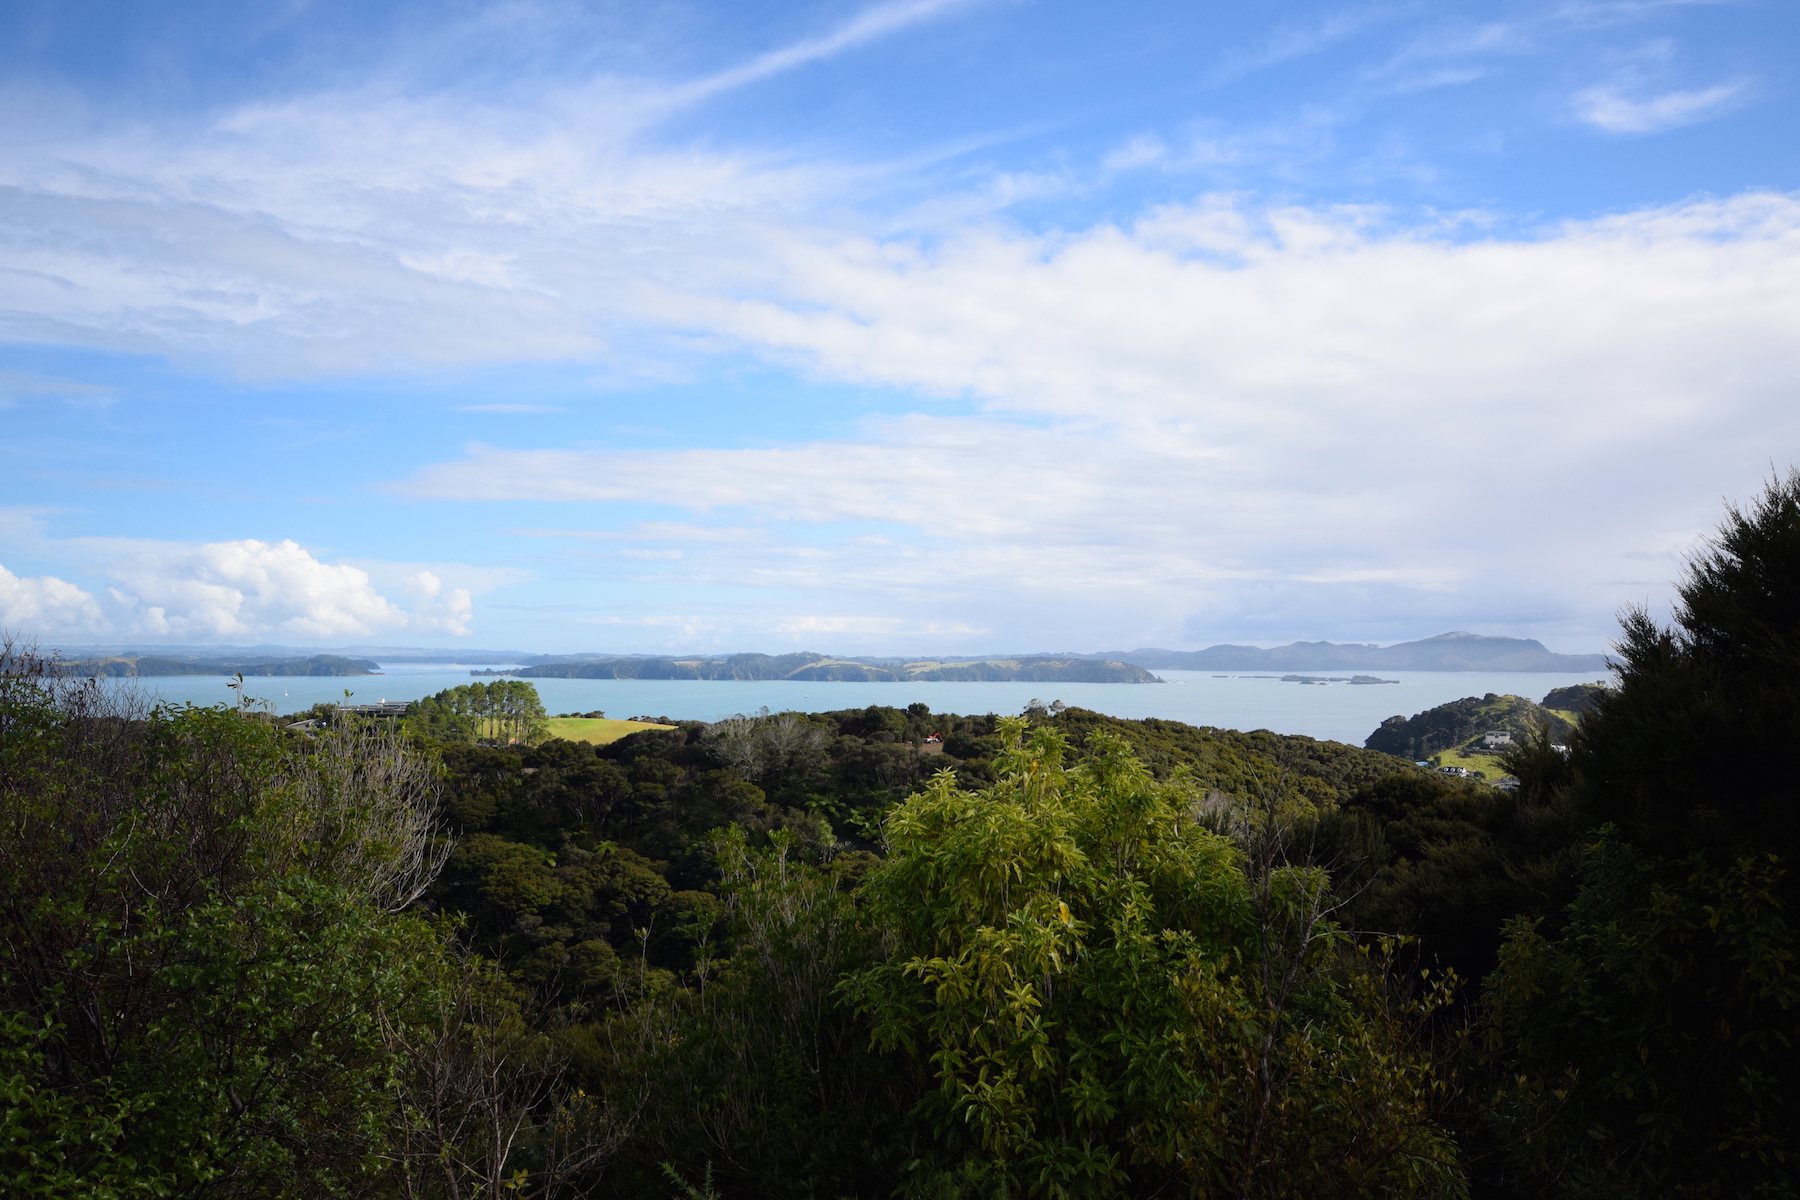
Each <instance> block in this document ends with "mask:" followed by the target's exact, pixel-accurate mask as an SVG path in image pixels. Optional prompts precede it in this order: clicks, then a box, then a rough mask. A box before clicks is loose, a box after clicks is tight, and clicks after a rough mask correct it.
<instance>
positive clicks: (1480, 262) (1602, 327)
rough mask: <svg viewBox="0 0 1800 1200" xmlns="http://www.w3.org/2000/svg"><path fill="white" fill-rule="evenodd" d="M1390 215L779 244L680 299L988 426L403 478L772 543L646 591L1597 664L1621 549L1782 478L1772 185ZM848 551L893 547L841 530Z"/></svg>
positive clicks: (790, 355) (1239, 211)
mask: <svg viewBox="0 0 1800 1200" xmlns="http://www.w3.org/2000/svg"><path fill="white" fill-rule="evenodd" d="M1387 222H1388V218H1387V217H1386V216H1385V215H1384V214H1382V213H1379V212H1371V211H1367V210H1341V211H1314V210H1278V211H1272V212H1260V211H1256V210H1252V209H1246V208H1244V207H1242V206H1239V205H1236V204H1232V203H1225V202H1219V203H1209V204H1200V205H1195V206H1189V207H1176V208H1170V209H1167V210H1165V211H1163V212H1161V213H1159V214H1157V215H1155V216H1154V217H1153V218H1151V219H1148V220H1145V221H1143V222H1140V223H1139V224H1137V225H1136V226H1132V227H1129V228H1115V227H1110V226H1108V227H1099V228H1095V229H1092V230H1089V231H1086V232H1085V233H1081V234H1075V235H1059V236H1054V237H1051V236H1044V237H1038V236H1031V235H1026V234H1021V233H1018V232H1009V231H1006V230H1004V229H995V228H990V229H985V230H980V231H975V232H971V233H968V234H966V235H965V236H963V237H961V238H959V239H955V240H952V241H950V242H947V243H944V244H941V245H937V246H935V247H932V248H930V249H927V248H925V247H922V246H917V245H913V244H910V243H905V242H874V241H855V240H850V239H842V238H839V239H833V240H831V241H829V242H825V241H822V240H820V241H806V240H801V239H791V240H790V241H789V242H788V243H787V244H786V245H785V246H784V247H783V261H784V262H785V264H786V272H787V273H786V277H785V280H784V290H783V292H782V294H780V295H779V296H773V295H765V296H761V297H754V298H745V299H736V300H729V299H711V300H707V299H701V300H695V301H693V302H692V303H693V304H694V306H695V307H696V308H698V309H699V310H700V311H702V312H703V313H704V316H705V323H706V324H707V325H708V326H709V327H711V328H714V329H720V330H726V331H730V332H732V333H735V334H736V335H737V336H738V337H739V338H741V339H742V340H743V341H745V342H747V343H749V344H751V345H756V346H761V347H764V348H765V349H766V350H767V351H768V352H770V353H773V354H776V355H780V356H783V357H785V358H787V359H789V360H790V361H793V362H796V363H800V364H804V365H805V366H806V367H807V369H809V370H811V371H813V372H815V373H817V374H819V375H822V376H824V377H827V378H835V379H848V380H854V381H858V382H865V383H871V384H881V385H887V386H896V385H897V386H901V387H908V388H912V389H915V390H917V391H920V392H924V393H931V394H937V395H941V396H946V397H962V398H966V399H967V400H970V401H973V402H975V403H977V404H980V405H982V406H984V407H985V408H986V409H988V414H987V415H986V416H981V417H961V416H924V415H915V416H911V417H904V418H897V419H884V420H877V421H872V422H870V423H868V424H867V425H865V426H864V427H863V430H862V432H861V434H860V435H859V436H854V437H849V438H843V439H838V440H830V441H817V442H802V443H797V444H792V445H782V446H773V447H762V448H749V449H741V450H733V449H686V450H672V451H643V452H620V451H606V452H586V451H574V450H562V449H548V448H547V449H496V448H491V447H480V446H477V447H473V448H471V451H470V454H469V456H468V457H467V458H465V459H463V460H460V461H457V462H451V463H444V464H439V465H437V466H434V467H430V468H427V469H425V470H423V471H421V472H419V473H418V474H417V475H415V476H414V477H413V478H412V479H410V480H407V481H404V482H403V483H401V484H399V485H397V486H398V487H399V488H400V490H402V491H404V492H406V493H408V494H411V495H416V496H421V497H431V498H437V499H445V500H449V499H467V500H512V499H526V500H539V501H542V500H562V501H570V502H582V503H593V502H598V503H611V502H632V503H643V502H650V503H657V504H663V505H668V506H671V507H674V508H678V509H685V510H688V511H692V512H719V511H721V510H722V511H724V512H725V513H727V514H730V513H738V514H748V515H751V516H753V517H754V518H755V519H756V520H758V521H761V522H770V523H774V524H775V525H776V526H777V529H776V534H775V536H774V537H773V539H772V541H771V542H770V543H769V544H765V545H758V546H754V547H748V548H742V549H740V548H737V547H733V546H721V547H718V548H716V549H711V550H709V549H707V548H705V547H703V546H695V545H693V544H692V543H691V542H689V543H684V544H685V545H687V547H688V549H687V553H686V554H685V555H684V557H683V559H682V560H681V564H680V566H679V568H675V567H671V568H670V571H671V572H672V573H671V574H664V575H659V576H658V578H659V579H662V580H664V581H667V582H670V583H672V584H673V583H677V582H679V583H680V584H682V585H684V586H697V585H708V586H715V587H726V586H735V587H745V586H749V587H762V588H767V589H824V591H825V592H826V593H827V594H828V595H830V594H835V595H840V596H851V595H858V596H862V597H864V598H865V601H867V602H875V603H887V604H891V605H900V606H904V605H908V604H914V603H915V602H916V604H917V605H924V606H925V607H927V608H930V607H933V606H935V608H936V610H937V611H938V613H939V614H940V615H941V614H944V613H949V612H951V611H954V612H956V613H958V614H963V615H967V616H968V617H970V618H971V619H974V620H976V621H977V622H978V623H979V624H982V625H987V626H992V627H1010V628H1017V627H1019V622H1021V621H1026V620H1029V619H1032V618H1029V617H1027V616H1026V615H1025V614H1026V612H1027V611H1028V610H1031V609H1032V608H1034V607H1055V606H1061V607H1062V609H1063V611H1064V612H1065V613H1066V612H1073V611H1078V610H1082V609H1083V606H1090V605H1091V611H1095V612H1100V611H1105V610H1107V609H1108V608H1109V607H1110V609H1111V610H1112V611H1113V612H1115V613H1119V612H1126V611H1129V612H1131V613H1132V614H1133V615H1132V616H1129V617H1122V618H1119V619H1122V620H1125V621H1126V622H1127V623H1132V622H1133V621H1136V622H1138V623H1139V624H1140V625H1141V627H1161V628H1175V627H1180V626H1181V625H1182V622H1183V621H1184V620H1185V619H1186V617H1187V616H1189V615H1191V614H1193V613H1196V612H1198V613H1202V614H1206V616H1207V619H1209V620H1211V621H1213V622H1214V623H1215V627H1216V628H1231V629H1242V628H1243V627H1244V625H1245V623H1246V622H1254V621H1257V620H1264V619H1267V620H1271V621H1276V622H1280V623H1281V624H1280V628H1281V629H1282V631H1283V632H1286V631H1287V630H1288V629H1291V628H1295V627H1299V628H1305V627H1307V625H1308V623H1311V622H1318V621H1329V622H1331V624H1332V627H1335V628H1341V627H1342V626H1343V625H1344V624H1345V623H1346V622H1347V621H1351V620H1354V619H1356V618H1353V617H1352V616H1351V615H1350V614H1351V612H1352V611H1355V612H1358V613H1369V614H1376V613H1381V612H1383V611H1385V612H1386V613H1387V614H1389V615H1391V616H1393V618H1394V619H1395V620H1405V621H1408V622H1412V623H1413V624H1412V628H1414V629H1415V630H1416V629H1417V628H1418V625H1419V623H1423V622H1427V621H1429V620H1432V619H1434V618H1433V617H1432V616H1431V614H1437V613H1442V614H1445V615H1446V618H1449V619H1454V618H1453V614H1454V613H1456V612H1458V611H1460V612H1463V613H1470V612H1471V610H1474V611H1475V614H1476V615H1480V614H1481V613H1486V612H1493V613H1496V614H1497V613H1499V612H1502V611H1506V610H1511V611H1514V612H1519V611H1524V612H1530V613H1534V614H1538V616H1537V619H1539V620H1541V621H1543V622H1546V623H1550V624H1558V625H1560V626H1561V627H1562V628H1563V629H1564V630H1568V629H1571V628H1574V627H1576V626H1579V627H1580V628H1581V629H1584V630H1586V631H1587V632H1586V633H1584V634H1583V635H1582V636H1583V637H1584V638H1585V639H1586V641H1587V643H1588V645H1589V646H1590V647H1591V646H1595V645H1597V643H1598V640H1599V638H1600V637H1601V636H1603V633H1602V632H1601V631H1602V630H1604V628H1606V627H1607V625H1609V623H1610V615H1611V611H1612V610H1613V609H1614V608H1615V607H1616V606H1617V605H1618V604H1620V603H1622V602H1625V601H1628V600H1637V599H1642V598H1644V595H1643V592H1642V589H1641V588H1638V587H1637V586H1636V585H1632V587H1629V588H1627V587H1624V586H1623V585H1621V584H1619V583H1618V582H1617V581H1620V580H1627V579H1633V578H1637V577H1638V576H1639V575H1640V574H1641V569H1640V570H1636V571H1634V570H1632V569H1628V568H1627V567H1626V566H1625V565H1624V564H1625V562H1626V560H1627V559H1628V557H1629V556H1630V555H1631V554H1633V553H1636V552H1638V551H1640V550H1642V549H1643V547H1645V546H1647V545H1655V544H1658V543H1659V541H1660V539H1661V538H1662V536H1663V533H1662V531H1666V530H1668V529H1684V528H1703V527H1705V526H1706V525H1708V524H1709V523H1710V522H1711V521H1712V520H1714V519H1716V516H1717V512H1716V508H1717V503H1718V497H1719V496H1720V495H1722V494H1729V495H1743V494H1745V493H1746V492H1747V491H1748V490H1750V489H1752V488H1754V487H1755V486H1756V479H1757V476H1758V473H1759V472H1761V471H1764V470H1766V467H1767V460H1768V458H1769V456H1770V455H1771V453H1773V454H1774V455H1775V456H1776V457H1777V458H1779V459H1781V460H1782V461H1783V462H1785V461H1787V460H1789V459H1793V458H1800V415H1797V414H1796V411H1795V409H1794V407H1793V405H1792V403H1791V395H1790V387H1791V380H1792V379H1793V378H1794V377H1795V376H1796V374H1800V344H1797V343H1796V342H1795V340H1794V339H1793V336H1792V331H1793V327H1794V321H1793V313H1794V311H1795V304H1796V302H1797V300H1800V200H1796V199H1795V198H1792V197H1787V196H1781V195H1749V196H1742V197H1739V198H1736V199H1733V200H1729V201H1720V202H1696V203H1692V204H1684V205H1678V206H1673V207H1669V208H1663V209H1655V210H1647V211H1641V212H1635V213H1627V214H1621V215H1618V216H1614V217H1608V218H1605V219H1600V220H1594V221H1589V222H1574V223H1569V224H1566V225H1563V226H1559V227H1556V228H1553V229H1548V230H1545V231H1542V232H1541V233H1540V234H1538V235H1537V236H1532V237H1512V238H1500V237H1487V238H1477V239H1475V240H1458V238H1457V236H1456V235H1457V234H1458V233H1459V232H1460V231H1461V230H1462V229H1463V228H1464V227H1463V226H1459V225H1447V226H1445V227H1442V228H1440V229H1433V228H1423V229H1420V228H1410V229H1409V228H1404V227H1398V228H1396V227H1393V226H1391V225H1389V224H1388V223H1387ZM690 311H691V310H690ZM833 523H838V524H839V525H845V526H847V528H844V529H837V530H835V531H834V530H833V529H831V528H827V527H830V526H832V525H833ZM783 526H785V529H783V528H781V527H783ZM809 526H818V527H822V529H821V532H820V533H815V534H806V533H804V532H803V531H804V530H805V529H806V527H809ZM871 528H872V529H877V530H880V529H886V530H892V531H896V532H895V533H894V534H893V536H892V537H890V538H888V539H887V540H885V541H882V542H880V543H879V544H877V543H875V542H870V541H868V540H866V539H860V538H858V537H856V536H854V535H855V534H857V533H861V532H866V531H867V530H869V529H871ZM1070 606H1074V607H1073V608H1071V607H1070ZM1009 608H1010V609H1011V611H1012V612H1013V613H1014V619H1013V621H1012V623H1011V624H1008V623H1007V622H1006V621H1005V620H1004V619H1003V618H1002V617H1001V616H1000V613H1001V612H1002V611H1003V610H1007V609H1009ZM846 610H847V611H855V610H854V609H850V608H848V607H846ZM825 611H830V610H825ZM1401 614H1406V615H1405V616H1402V615H1401ZM1202 624H1204V622H1202ZM1372 635H1374V636H1379V635H1380V634H1379V631H1377V632H1376V633H1374V634H1372ZM1240 636H1241V635H1240Z"/></svg>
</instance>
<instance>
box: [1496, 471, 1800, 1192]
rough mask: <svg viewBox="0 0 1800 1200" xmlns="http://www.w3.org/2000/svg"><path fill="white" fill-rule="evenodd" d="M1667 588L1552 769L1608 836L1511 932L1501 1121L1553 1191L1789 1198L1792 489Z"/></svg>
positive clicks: (1799, 707)
mask: <svg viewBox="0 0 1800 1200" xmlns="http://www.w3.org/2000/svg"><path fill="white" fill-rule="evenodd" d="M1677 595H1678V597H1679V603H1678V605H1677V606H1676V609H1675V613H1674V618H1675V620H1674V625H1673V626H1672V627H1670V628H1661V627H1659V626H1657V625H1656V624H1655V623H1654V622H1653V621H1651V619H1650V618H1649V616H1648V615H1647V614H1646V613H1645V612H1643V611H1642V610H1635V611H1630V612H1627V613H1626V615H1625V620H1624V627H1625V628H1624V636H1623V638H1622V640H1621V642H1620V644H1619V654H1620V658H1621V659H1622V665H1621V667H1620V669H1619V672H1618V679H1619V682H1618V686H1617V687H1616V688H1615V689H1612V690H1610V691H1609V692H1607V693H1605V694H1604V695H1602V696H1601V697H1599V698H1598V699H1597V700H1596V702H1595V703H1594V705H1593V707H1592V709H1591V711H1590V712H1589V713H1588V714H1587V715H1586V716H1585V717H1584V718H1583V720H1582V725H1581V728H1580V729H1579V730H1578V731H1577V733H1576V735H1575V738H1574V741H1573V744H1572V751H1573V753H1572V755H1571V757H1570V760H1569V763H1568V765H1567V768H1566V769H1565V770H1564V771H1563V772H1562V773H1561V774H1560V775H1557V776H1554V777H1546V790H1547V792H1548V794H1550V795H1551V796H1552V797H1553V800H1552V806H1553V807H1565V808H1567V809H1568V810H1570V811H1571V812H1573V813H1574V814H1576V815H1577V816H1578V817H1579V818H1580V819H1581V820H1583V821H1585V822H1588V823H1591V824H1598V825H1599V826H1600V828H1599V832H1598V834H1597V838H1596V839H1595V840H1594V841H1593V844H1592V845H1591V846H1590V847H1589V848H1588V850H1587V852H1586V858H1585V860H1584V866H1583V873H1582V876H1581V888H1580V891H1579V893H1578V895H1577V896H1576V897H1575V898H1574V901H1573V903H1571V904H1569V905H1568V906H1567V908H1566V909H1565V910H1564V911H1563V912H1561V913H1558V914H1554V915H1546V917H1545V919H1543V920H1539V921H1535V922H1534V921H1529V920H1520V921H1517V922H1515V923H1513V925H1512V926H1511V928H1510V939H1509V941H1508V943H1507V946H1506V949H1505V950H1504V952H1503V954H1502V960H1501V968H1500V969H1499V970H1498V971H1496V972H1495V973H1494V974H1493V975H1492V976H1491V977H1490V978H1489V980H1488V995H1489V997H1490V1000H1491V1004H1492V1008H1493V1011H1494V1023H1493V1029H1492V1033H1491V1037H1490V1042H1491V1046H1492V1050H1493V1053H1494V1056H1495V1060H1496V1062H1497V1064H1499V1066H1500V1067H1501V1068H1502V1069H1503V1070H1504V1071H1505V1077H1506V1082H1505V1084H1504V1086H1503V1087H1502V1088H1501V1089H1500V1090H1499V1092H1498V1094H1497V1100H1496V1108H1495V1111H1494V1115H1495V1119H1496V1121H1497V1122H1498V1124H1499V1126H1500V1127H1501V1129H1502V1130H1503V1131H1505V1134H1506V1135H1507V1136H1510V1137H1513V1138H1518V1139H1522V1141H1521V1142H1520V1148H1519V1149H1518V1151H1517V1152H1516V1154H1515V1156H1514V1157H1515V1160H1516V1164H1517V1171H1518V1174H1519V1175H1520V1177H1521V1178H1523V1179H1525V1180H1528V1181H1531V1182H1534V1183H1535V1184H1537V1185H1539V1186H1542V1187H1545V1188H1547V1189H1548V1190H1552V1191H1555V1192H1558V1193H1560V1194H1565V1195H1618V1196H1661V1195H1695V1196H1714V1195H1767V1196H1792V1195H1796V1194H1800V1161H1796V1159H1795V1157H1794V1155H1793V1153H1792V1147H1794V1146H1796V1145H1800V1057H1797V1048H1796V1043H1797V1041H1800V1027H1797V1026H1796V1024H1795V1021H1796V1013H1795V1006H1796V1001H1800V985H1797V984H1796V983H1795V978H1796V976H1795V974H1794V963H1795V952H1796V945H1795V939H1794V935H1793V932H1792V928H1791V926H1790V924H1789V922H1790V920H1791V918H1790V916H1789V914H1790V913H1791V912H1792V911H1793V910H1794V906H1795V903H1796V901H1797V900H1800V888H1797V886H1796V881H1795V878H1794V875H1793V872H1792V870H1791V864H1792V862H1793V861H1794V858H1795V855H1796V852H1797V851H1800V846H1797V845H1796V841H1797V835H1800V791H1797V786H1796V784H1795V782H1794V780H1793V779H1792V777H1791V776H1790V775H1789V774H1787V773H1786V772H1784V771H1783V770H1781V768H1780V767H1779V766H1778V765H1777V762H1778V760H1777V758H1776V757H1775V756H1773V755H1771V754H1769V753H1768V751H1769V750H1770V749H1772V748H1775V747H1786V746H1790V745H1795V744H1800V474H1795V473H1790V474H1789V475H1788V477H1787V478H1786V479H1777V480H1774V481H1772V482H1771V483H1770V485H1769V487H1768V488H1767V490H1766V491H1765V493H1764V495H1763V496H1762V497H1761V498H1760V499H1759V500H1758V501H1757V502H1756V503H1755V504H1754V505H1752V506H1751V507H1750V508H1749V509H1748V510H1747V511H1738V510H1733V511H1731V512H1730V513H1729V514H1728V516H1727V519H1726V521H1725V524H1724V526H1723V527H1722V528H1721V530H1720V532H1719V533H1718V535H1717V536H1715V537H1714V538H1713V539H1712V541H1711V543H1710V545H1709V546H1708V548H1707V550H1706V551H1705V552H1704V553H1702V554H1701V555H1699V556H1698V557H1696V558H1695V559H1694V560H1693V561H1692V562H1691V564H1690V566H1689V568H1688V570H1687V573H1686V576H1685V578H1684V579H1683V580H1682V581H1681V582H1680V584H1679V585H1678V588H1677ZM1520 765H1521V766H1531V765H1532V764H1530V763H1526V762H1524V761H1523V760H1521V763H1520ZM1539 765H1544V766H1548V765H1550V764H1547V763H1546V764H1539ZM1522 778H1523V776H1522ZM1601 823H1604V824H1601Z"/></svg>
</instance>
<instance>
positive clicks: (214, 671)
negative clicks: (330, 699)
mask: <svg viewBox="0 0 1800 1200" xmlns="http://www.w3.org/2000/svg"><path fill="white" fill-rule="evenodd" d="M61 663H62V666H63V668H64V669H65V670H67V671H69V672H71V673H72V674H75V675H86V676H90V677H98V676H105V677H108V678H130V679H149V678H163V677H166V676H170V675H246V676H248V675H378V674H380V673H381V672H380V667H379V666H378V665H377V664H376V663H374V662H372V661H370V660H368V659H362V658H342V657H339V656H338V655H335V654H315V655H313V656H312V657H311V658H274V657H257V658H246V657H241V656H240V657H234V658H200V657H197V656H196V657H187V656H174V655H169V656H159V655H135V656H134V655H110V656H96V657H93V658H64V659H62V660H61Z"/></svg>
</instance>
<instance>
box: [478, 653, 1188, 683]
mask: <svg viewBox="0 0 1800 1200" xmlns="http://www.w3.org/2000/svg"><path fill="white" fill-rule="evenodd" d="M471 674H476V675H510V676H512V677H514V678H516V679H756V680H763V679H769V680H774V679H781V680H790V681H793V682H796V683H902V682H904V683H965V682H981V683H1014V682H1019V683H1160V682H1162V681H1161V680H1159V679H1157V677H1156V676H1154V675H1152V674H1151V673H1150V672H1148V671H1146V670H1144V669H1143V668H1142V667H1140V666H1135V665H1133V664H1131V663H1126V662H1113V661H1107V660H1105V659H1101V658H1088V657H1085V656H1083V657H1077V656H1075V655H1062V656H1054V657H1053V656H1034V657H1021V658H989V659H978V660H956V661H950V660H945V659H906V660H898V659H887V660H877V661H871V660H868V659H849V658H832V657H830V656H828V655H824V654H775V655H770V654H731V655H723V656H719V657H689V658H637V657H631V658H612V659H602V660H594V659H589V658H582V659H568V660H564V661H562V662H537V663H534V664H532V665H530V666H523V667H518V668H516V669H514V670H511V671H475V672H471Z"/></svg>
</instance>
